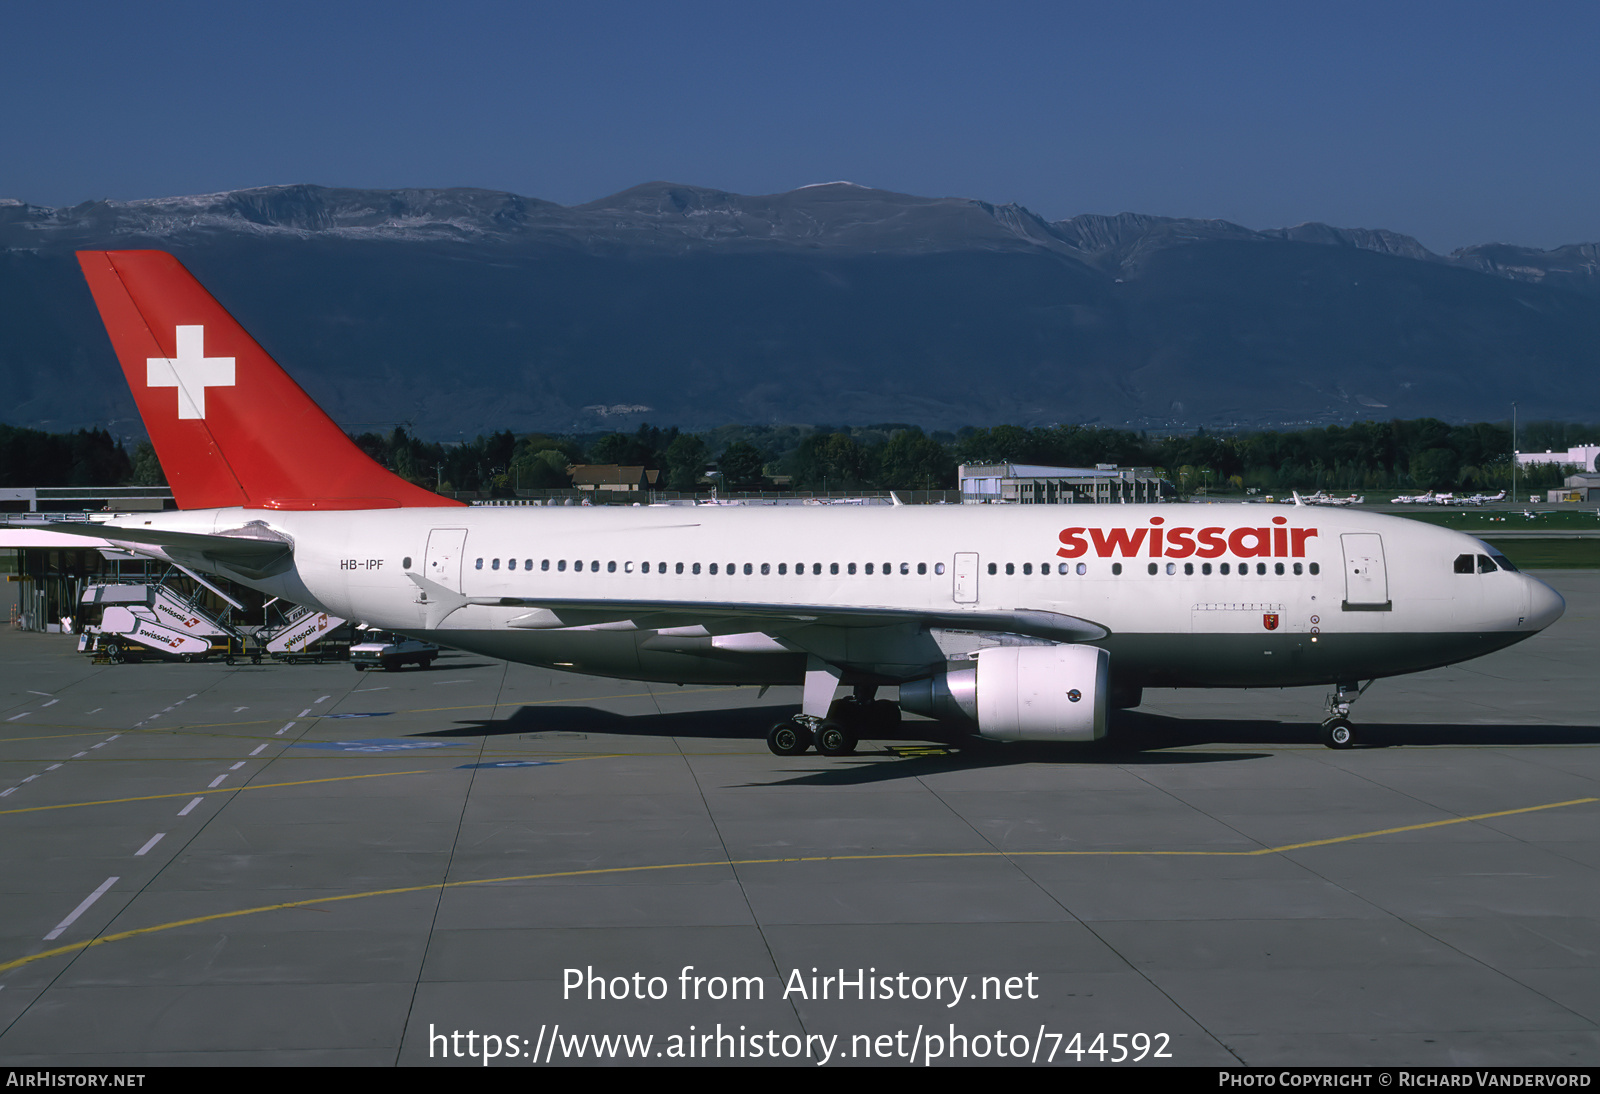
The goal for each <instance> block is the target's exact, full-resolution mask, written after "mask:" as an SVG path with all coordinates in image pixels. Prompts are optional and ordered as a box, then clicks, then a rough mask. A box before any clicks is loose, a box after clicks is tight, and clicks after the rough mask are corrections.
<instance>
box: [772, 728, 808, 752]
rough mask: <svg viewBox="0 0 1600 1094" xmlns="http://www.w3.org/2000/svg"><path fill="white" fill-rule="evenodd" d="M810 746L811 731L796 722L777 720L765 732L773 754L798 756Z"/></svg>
mask: <svg viewBox="0 0 1600 1094" xmlns="http://www.w3.org/2000/svg"><path fill="white" fill-rule="evenodd" d="M810 747H811V731H810V730H808V729H807V728H806V727H805V726H803V725H801V724H800V723H798V722H779V723H778V724H777V725H775V726H773V727H772V729H771V731H770V732H768V734H767V748H769V749H770V750H771V751H772V754H773V755H774V756H799V755H800V754H801V753H803V752H805V750H806V749H808V748H810Z"/></svg>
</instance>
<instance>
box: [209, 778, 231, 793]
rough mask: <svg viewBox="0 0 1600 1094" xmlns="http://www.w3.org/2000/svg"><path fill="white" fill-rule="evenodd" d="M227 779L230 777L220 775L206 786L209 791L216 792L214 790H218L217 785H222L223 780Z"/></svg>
mask: <svg viewBox="0 0 1600 1094" xmlns="http://www.w3.org/2000/svg"><path fill="white" fill-rule="evenodd" d="M227 777H228V776H227V775H225V774H223V775H218V776H217V777H216V778H214V779H212V780H211V781H210V782H208V783H207V784H206V789H207V790H214V789H216V787H217V785H218V784H219V783H221V782H222V780H223V779H226V778H227Z"/></svg>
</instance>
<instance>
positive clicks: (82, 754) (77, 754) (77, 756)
mask: <svg viewBox="0 0 1600 1094" xmlns="http://www.w3.org/2000/svg"><path fill="white" fill-rule="evenodd" d="M87 755H88V753H87V752H74V753H73V754H72V758H73V759H74V760H79V759H82V758H83V757H85V756H87Z"/></svg>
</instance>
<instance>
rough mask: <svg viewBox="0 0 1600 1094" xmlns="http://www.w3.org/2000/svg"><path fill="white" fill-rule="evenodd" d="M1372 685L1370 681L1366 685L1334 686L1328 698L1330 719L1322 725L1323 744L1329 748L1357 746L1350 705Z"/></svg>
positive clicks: (1353, 683)
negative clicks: (1350, 716) (1351, 721)
mask: <svg viewBox="0 0 1600 1094" xmlns="http://www.w3.org/2000/svg"><path fill="white" fill-rule="evenodd" d="M1372 683H1373V682H1372V681H1371V680H1368V681H1367V682H1366V684H1365V685H1360V684H1357V683H1356V682H1354V681H1351V682H1349V683H1341V684H1335V685H1334V690H1333V693H1332V694H1331V695H1329V696H1328V717H1327V718H1326V719H1324V720H1323V723H1322V743H1323V744H1325V745H1327V746H1328V747H1329V748H1353V747H1354V746H1355V743H1356V730H1355V726H1353V725H1351V724H1350V718H1349V714H1350V704H1351V703H1353V702H1355V701H1356V700H1357V699H1359V698H1361V697H1362V696H1363V695H1365V694H1366V691H1367V688H1370V687H1371V686H1372Z"/></svg>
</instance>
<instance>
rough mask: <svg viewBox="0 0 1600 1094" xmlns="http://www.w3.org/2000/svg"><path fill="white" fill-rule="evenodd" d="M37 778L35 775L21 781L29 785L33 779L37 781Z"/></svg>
mask: <svg viewBox="0 0 1600 1094" xmlns="http://www.w3.org/2000/svg"><path fill="white" fill-rule="evenodd" d="M38 777H39V776H37V775H29V776H28V777H27V778H26V779H23V780H22V781H23V782H25V783H31V782H32V781H33V780H34V779H37V778H38Z"/></svg>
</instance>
